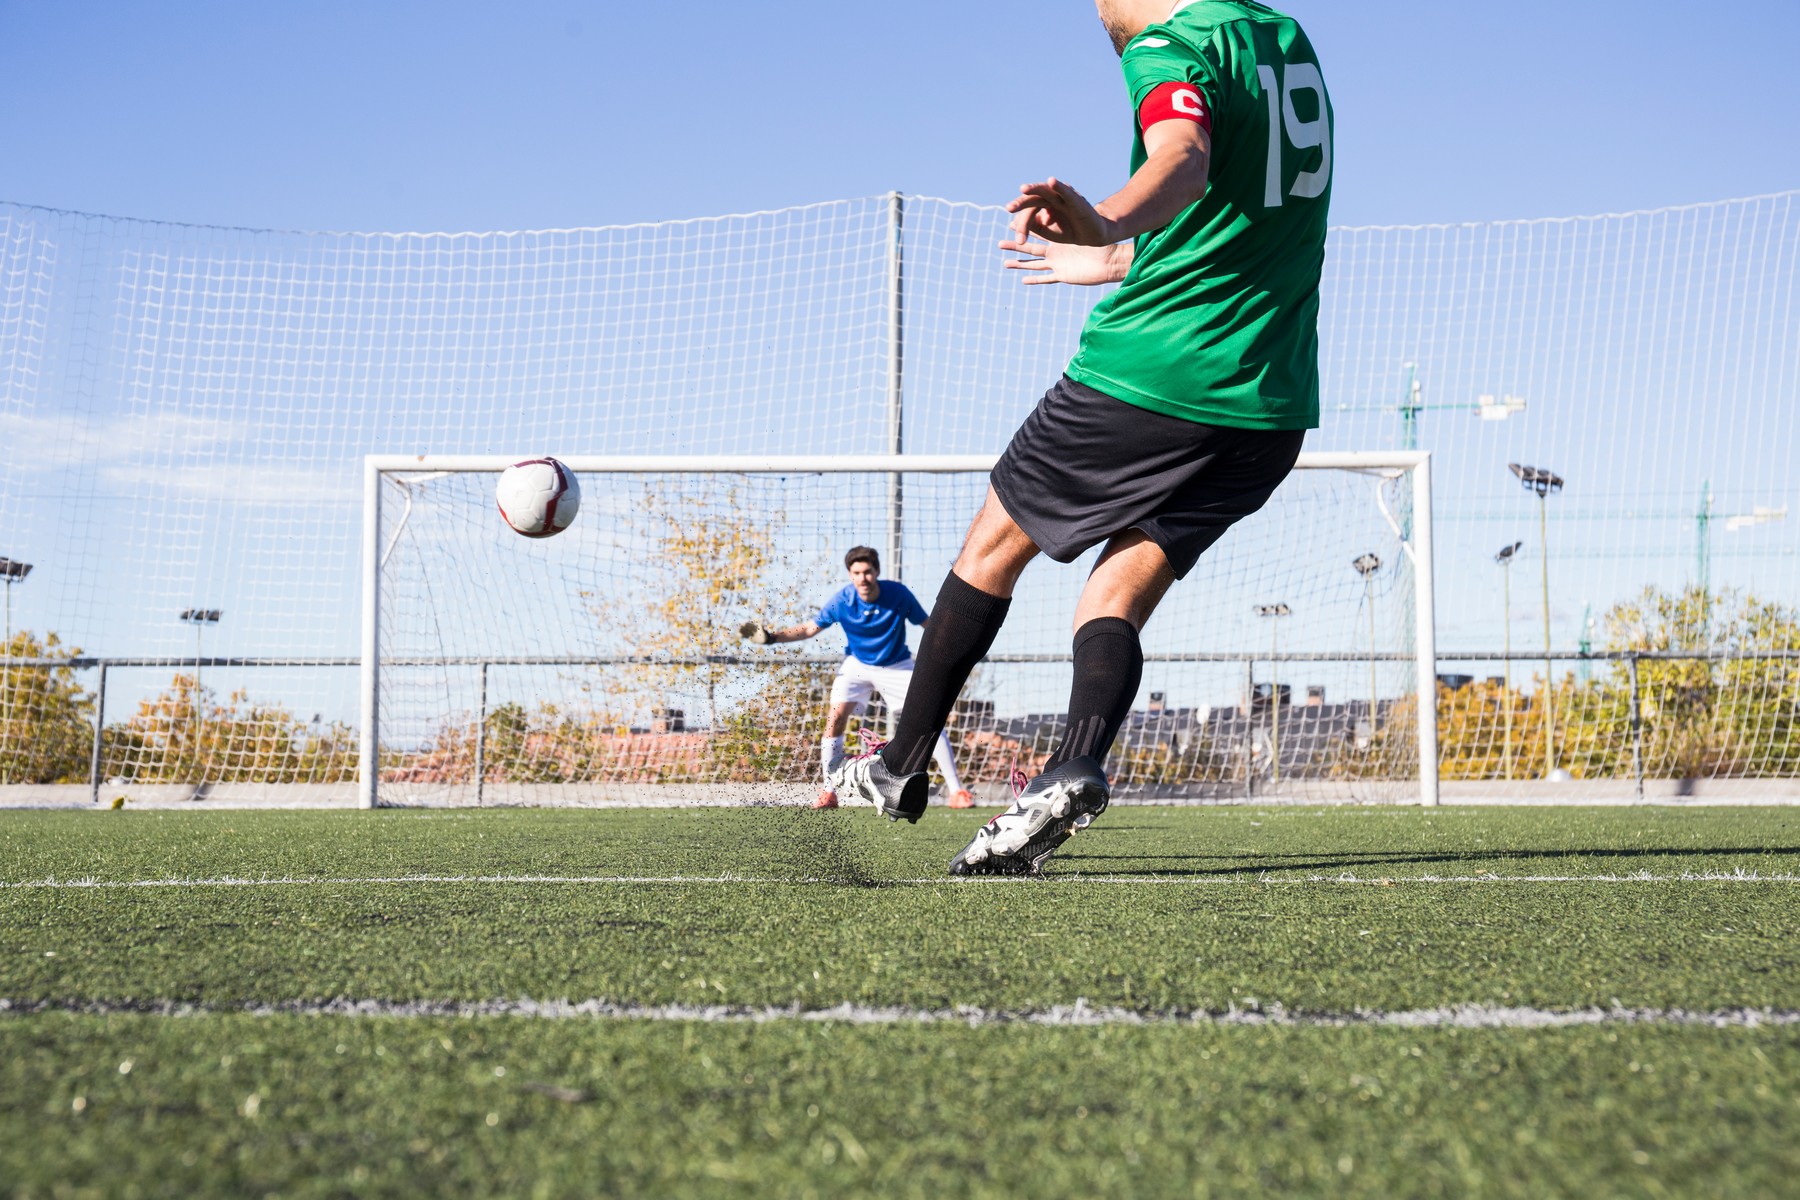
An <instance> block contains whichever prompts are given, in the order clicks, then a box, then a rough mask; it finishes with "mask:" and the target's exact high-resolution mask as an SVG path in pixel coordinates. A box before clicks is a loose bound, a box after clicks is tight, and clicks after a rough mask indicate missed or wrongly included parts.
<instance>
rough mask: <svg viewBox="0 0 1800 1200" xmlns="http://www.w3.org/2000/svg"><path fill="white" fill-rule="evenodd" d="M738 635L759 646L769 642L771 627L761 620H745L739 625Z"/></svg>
mask: <svg viewBox="0 0 1800 1200" xmlns="http://www.w3.org/2000/svg"><path fill="white" fill-rule="evenodd" d="M738 636H739V637H741V638H745V639H747V640H749V641H752V642H755V643H756V644H757V645H759V646H766V645H768V644H769V629H768V626H766V625H764V624H763V623H762V622H761V621H745V622H744V623H743V624H742V625H739V626H738Z"/></svg>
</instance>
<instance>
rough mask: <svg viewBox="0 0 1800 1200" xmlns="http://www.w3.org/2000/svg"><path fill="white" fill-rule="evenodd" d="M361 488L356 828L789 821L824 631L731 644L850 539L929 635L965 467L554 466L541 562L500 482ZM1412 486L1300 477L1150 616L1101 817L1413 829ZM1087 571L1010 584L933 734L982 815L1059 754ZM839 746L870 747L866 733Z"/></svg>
mask: <svg viewBox="0 0 1800 1200" xmlns="http://www.w3.org/2000/svg"><path fill="white" fill-rule="evenodd" d="M364 461H365V479H364V488H365V492H364V495H365V509H364V522H363V544H362V563H363V601H362V603H363V610H362V639H363V642H362V683H361V686H362V746H361V767H360V787H361V797H362V802H363V804H364V805H365V806H369V807H374V806H377V805H479V804H510V805H519V804H568V805H586V804H592V805H612V804H644V805H656V804H687V803H691V804H732V803H791V802H797V801H800V800H803V799H807V798H810V796H811V795H812V789H814V788H816V787H817V784H818V771H819V767H818V748H817V746H818V738H819V735H820V733H821V731H822V727H823V724H824V721H825V714H826V697H827V695H828V693H829V690H830V684H831V679H832V676H833V674H834V672H835V670H836V667H837V665H838V664H839V662H840V661H841V659H842V635H841V634H839V633H838V632H837V631H835V630H827V631H826V632H825V633H824V634H822V635H821V636H820V637H819V638H818V639H816V640H813V641H808V642H798V643H790V644H785V645H769V646H759V645H752V644H750V643H747V642H744V641H742V640H740V638H739V635H738V628H739V626H740V625H741V624H742V623H743V622H745V621H749V620H762V621H765V622H767V623H769V624H771V625H775V626H789V625H798V624H802V623H804V622H805V621H806V620H808V619H809V618H810V617H811V616H812V615H813V614H814V613H816V612H817V611H818V608H819V605H820V603H821V602H822V601H823V600H824V599H825V598H826V597H827V596H829V595H830V594H831V593H833V592H835V591H836V590H837V589H839V588H840V587H842V586H843V585H844V584H845V582H846V578H845V573H844V566H843V555H844V552H845V551H846V550H847V549H848V548H850V547H851V546H854V545H859V544H862V545H871V546H874V547H876V548H877V549H878V550H880V551H881V553H882V576H883V577H884V578H898V579H901V580H902V581H903V582H905V583H906V584H907V585H908V586H910V587H911V588H912V589H913V590H914V591H915V592H916V593H917V594H918V595H919V597H920V599H921V601H923V602H924V604H925V605H926V607H927V608H929V607H930V605H931V602H932V599H933V597H934V595H935V593H936V590H937V587H938V585H939V583H940V582H941V580H942V579H943V577H944V573H945V571H946V570H947V569H948V567H949V565H950V563H951V562H952V560H953V559H954V557H955V555H956V551H957V548H958V546H959V544H960V542H961V538H962V535H963V532H964V530H965V529H966V528H967V525H968V522H969V520H970V518H971V517H973V515H974V514H975V512H976V510H977V508H978V507H979V506H980V504H981V501H982V498H983V496H984V495H985V493H986V488H987V473H988V470H989V469H990V468H991V466H992V465H993V461H994V459H993V457H992V456H985V455H957V456H933V457H923V456H916V455H907V456H865V457H840V456H817V457H717V456H701V457H643V456H636V457H592V456H569V457H565V458H563V459H562V461H563V462H564V463H565V464H566V465H567V466H568V467H570V468H571V469H572V470H573V471H574V472H575V473H576V475H577V477H578V479H579V481H580V485H581V491H582V501H581V511H580V515H579V517H578V518H577V519H576V521H575V522H574V525H573V526H572V527H571V528H569V529H568V530H566V531H565V532H563V533H561V534H559V535H558V536H555V537H550V538H542V539H529V538H524V537H520V536H518V535H516V534H514V533H513V532H512V531H511V530H509V529H508V528H507V527H506V525H505V524H504V522H503V521H502V520H501V518H500V516H499V514H498V512H496V510H495V504H494V485H495V482H496V480H497V477H498V474H499V472H500V471H502V470H503V469H504V468H505V467H506V466H508V465H509V464H510V463H511V462H512V461H513V459H511V458H500V457H492V456H468V455H454V456H450V455H447V456H431V455H426V456H417V457H413V456H392V455H383V456H372V457H369V458H367V459H365V460H364ZM1430 471H1431V467H1430V458H1429V455H1427V454H1426V453H1423V452H1418V451H1406V452H1400V451H1379V452H1366V453H1325V454H1303V455H1302V456H1301V458H1300V462H1299V464H1298V467H1297V469H1296V470H1295V472H1294V474H1293V475H1292V476H1291V477H1290V478H1289V479H1288V480H1287V482H1285V483H1284V484H1283V485H1282V487H1281V488H1279V489H1278V490H1277V492H1276V494H1275V496H1274V497H1273V498H1272V499H1271V500H1270V502H1269V504H1268V505H1267V506H1266V507H1265V508H1264V509H1263V510H1262V511H1261V512H1259V513H1257V514H1256V515H1254V516H1253V517H1251V518H1249V519H1247V520H1245V521H1243V522H1241V523H1240V524H1239V525H1238V526H1237V527H1235V528H1234V529H1232V530H1231V531H1230V532H1229V533H1228V534H1227V535H1226V536H1225V538H1224V539H1223V540H1221V541H1220V543H1219V544H1218V545H1217V546H1215V547H1214V548H1213V549H1212V550H1211V551H1209V552H1208V553H1207V554H1206V556H1205V557H1203V558H1202V559H1201V561H1200V565H1199V566H1198V567H1196V568H1195V570H1194V571H1193V573H1192V574H1190V575H1189V577H1188V578H1187V579H1186V580H1184V581H1183V582H1182V583H1180V584H1179V585H1177V586H1176V587H1175V588H1174V589H1172V590H1171V592H1170V593H1169V595H1168V597H1167V598H1166V599H1165V600H1164V601H1163V604H1162V606H1161V607H1160V608H1159V609H1158V611H1157V613H1156V615H1155V617H1154V618H1153V619H1152V620H1151V622H1150V623H1149V625H1148V627H1147V628H1146V629H1145V632H1144V651H1145V667H1144V683H1143V689H1142V691H1141V693H1140V695H1139V697H1138V700H1137V703H1136V704H1135V705H1134V708H1133V711H1132V713H1131V715H1130V717H1129V718H1128V719H1127V722H1126V725H1125V727H1124V729H1123V730H1122V731H1121V733H1120V736H1119V740H1118V742H1117V743H1116V745H1115V747H1114V750H1113V753H1112V756H1111V758H1110V760H1109V762H1108V768H1109V771H1110V772H1111V774H1112V776H1113V778H1114V784H1115V788H1116V791H1117V797H1118V799H1119V800H1120V801H1122V802H1133V801H1136V802H1141V803H1190V802H1209V801H1210V802H1233V801H1259V802H1261V801H1267V802H1280V801H1295V802H1325V801H1351V802H1359V801H1369V802H1375V801H1385V802H1403V801H1407V800H1416V801H1418V802H1421V803H1424V804H1434V803H1436V801H1437V771H1436V757H1437V754H1436V746H1437V729H1436V705H1435V703H1434V699H1435V695H1436V677H1435V647H1434V641H1433V612H1432V570H1431V567H1432V552H1431V474H1430ZM1093 557H1094V555H1093V553H1090V554H1089V555H1088V556H1087V557H1086V558H1085V559H1084V560H1083V561H1082V562H1081V563H1078V564H1072V565H1069V566H1058V565H1057V564H1054V563H1050V562H1048V561H1047V560H1041V561H1040V562H1038V563H1034V564H1033V565H1032V566H1031V567H1030V568H1029V569H1028V570H1027V571H1026V573H1025V576H1024V578H1023V579H1022V580H1021V581H1020V584H1019V588H1018V590H1017V593H1016V595H1015V598H1014V602H1013V607H1012V611H1011V615H1010V617H1009V619H1008V622H1007V625H1006V627H1005V629H1004V630H1003V631H1002V632H1001V635H1000V638H999V640H998V641H997V642H996V644H995V646H994V649H993V651H992V652H991V653H990V655H989V657H988V658H987V659H986V660H985V661H984V662H983V664H982V665H981V666H980V667H979V668H978V669H977V671H976V673H975V676H974V678H972V679H971V680H970V683H969V686H968V687H967V688H965V690H964V694H963V697H962V699H961V700H960V701H959V702H958V705H957V708H956V711H955V713H954V714H953V715H952V718H951V723H950V735H951V741H952V744H953V746H954V747H955V750H956V755H957V759H958V765H959V768H960V769H961V771H962V772H963V774H964V777H965V780H966V781H967V782H969V783H970V784H971V786H973V787H974V788H975V790H976V791H977V792H978V793H980V794H981V795H982V796H983V798H984V799H985V800H987V801H990V802H997V801H998V800H999V799H1001V798H1002V796H1003V794H1004V792H1005V787H1006V782H1007V780H1008V778H1009V776H1010V774H1011V772H1012V770H1013V769H1014V768H1015V767H1016V768H1018V769H1022V770H1026V771H1030V770H1033V769H1034V768H1035V767H1036V766H1037V765H1038V764H1040V763H1041V762H1042V761H1043V759H1044V757H1045V756H1046V755H1047V754H1048V753H1049V752H1050V750H1051V749H1053V748H1054V746H1055V745H1056V742H1057V740H1058V738H1059V737H1060V736H1061V722H1062V712H1063V709H1064V707H1065V704H1066V700H1067V695H1068V686H1069V663H1070V659H1071V652H1070V634H1071V620H1072V618H1073V615H1074V611H1075V603H1076V600H1077V598H1078V596H1079V593H1080V588H1081V584H1082V582H1083V580H1084V578H1085V575H1086V569H1087V567H1089V566H1091V564H1092V560H1093ZM909 644H910V645H911V646H913V647H914V648H916V647H917V645H918V631H917V630H913V631H912V634H911V638H910V642H909ZM1422 698H1423V701H1424V702H1421V699H1422ZM860 719H861V721H862V722H863V723H864V724H866V725H868V726H870V727H872V728H873V729H874V730H875V731H876V732H877V733H880V732H882V722H883V719H884V715H883V713H882V711H881V710H880V708H879V706H877V707H876V708H874V709H871V710H870V711H869V712H866V713H864V714H863V715H862V717H861V718H860Z"/></svg>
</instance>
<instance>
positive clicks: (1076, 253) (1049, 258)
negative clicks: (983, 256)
mask: <svg viewBox="0 0 1800 1200" xmlns="http://www.w3.org/2000/svg"><path fill="white" fill-rule="evenodd" d="M1000 248H1001V249H1002V250H1010V251H1012V252H1013V253H1014V254H1023V255H1026V256H1027V257H1025V258H1009V259H1007V260H1006V262H1005V266H1006V269H1007V270H1009V271H1032V272H1035V274H1031V275H1027V276H1026V277H1025V282H1026V283H1073V284H1080V285H1082V286H1084V287H1091V286H1092V285H1094V284H1096V283H1117V282H1118V281H1119V280H1121V279H1123V278H1125V268H1127V267H1129V266H1130V265H1131V260H1130V258H1129V256H1126V255H1122V254H1121V253H1120V247H1118V246H1066V245H1060V244H1058V243H1056V242H1017V241H1012V240H1011V239H1008V240H1007V241H1004V242H1001V243H1000Z"/></svg>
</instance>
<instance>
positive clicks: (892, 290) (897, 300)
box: [882, 192, 906, 579]
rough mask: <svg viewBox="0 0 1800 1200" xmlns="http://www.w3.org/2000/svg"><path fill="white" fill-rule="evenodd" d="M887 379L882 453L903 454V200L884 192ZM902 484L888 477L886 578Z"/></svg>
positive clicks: (896, 559) (896, 561)
mask: <svg viewBox="0 0 1800 1200" xmlns="http://www.w3.org/2000/svg"><path fill="white" fill-rule="evenodd" d="M887 277H888V296H887V302H888V314H887V316H888V328H887V352H888V362H887V368H888V377H887V430H886V437H885V438H883V442H884V445H883V446H882V450H883V451H884V452H885V453H888V454H895V455H898V454H904V453H906V197H905V196H903V195H901V194H900V193H899V192H889V193H888V244H887ZM904 488H905V482H904V480H903V479H902V477H901V475H900V472H898V471H892V472H889V474H888V528H887V546H886V547H885V550H884V553H885V557H884V558H883V559H882V565H883V566H884V567H885V568H886V569H887V572H886V573H887V577H888V578H889V579H898V578H900V573H901V555H902V553H903V545H902V539H903V537H904V530H903V529H902V525H903V524H904V522H905V512H906V497H905V492H904Z"/></svg>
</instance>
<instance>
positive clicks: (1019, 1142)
mask: <svg viewBox="0 0 1800 1200" xmlns="http://www.w3.org/2000/svg"><path fill="white" fill-rule="evenodd" d="M127 1068H128V1073H126V1074H121V1070H122V1069H127ZM1796 1080H1800V1034H1797V1033H1796V1032H1795V1031H1793V1030H1787V1031H1774V1030H1714V1029H1691V1030H1668V1029H1638V1028H1621V1029H1617V1030H1607V1029H1567V1030H1555V1031H1533V1032H1523V1031H1521V1032H1514V1031H1495V1030H1482V1031H1467V1030H1462V1031H1407V1030H1374V1029H1244V1028H1234V1029H1216V1028H1215V1029H1191V1028H1188V1029H1177V1028H1168V1027H1162V1028H1150V1029H1128V1028H1119V1027H1111V1028H1094V1029H1030V1028H1021V1027H1007V1028H982V1029H970V1028H966V1027H957V1026H931V1027H905V1026H901V1027H881V1028H869V1027H856V1026H849V1025H829V1024H827V1025H814V1024H803V1023H799V1022H786V1023H778V1024H771V1025H760V1026H752V1025H735V1026H718V1025H699V1024H667V1023H662V1024H657V1023H647V1022H638V1023H631V1022H602V1023H593V1022H568V1021H561V1022H549V1021H532V1020H525V1019H517V1018H485V1019H475V1020H446V1019H412V1020H395V1019H373V1020H370V1019H352V1018H342V1017H310V1018H309V1017H276V1018H254V1017H245V1016H231V1017H203V1018H193V1017H189V1018H173V1019H169V1018H154V1017H142V1016H131V1017H122V1016H112V1017H84V1016H70V1015H66V1014H54V1015H44V1016H38V1017H33V1018H29V1019H16V1018H15V1019H13V1020H9V1021H0V1130H4V1133H3V1134H0V1178H3V1179H6V1180H9V1181H10V1184H8V1185H0V1191H6V1192H9V1193H10V1194H11V1195H13V1196H16V1197H26V1196H32V1197H36V1196H45V1197H48V1196H55V1195H79V1194H83V1193H87V1194H101V1193H104V1194H113V1195H123V1194H130V1193H136V1194H141V1195H166V1196H191V1195H198V1194H230V1195H250V1196H264V1195H282V1196H338V1195H414V1196H416V1195H448V1194H457V1195H482V1196H488V1195H515V1196H597V1195H721V1196H725V1195H731V1196H807V1195H813V1196H847V1195H874V1196H920V1197H939V1196H964V1195H970V1196H996V1197H999V1196H1019V1195H1033V1196H1083V1197H1087V1196H1130V1197H1153V1196H1192V1195H1220V1194H1235V1195H1267V1194H1270V1193H1277V1194H1302V1195H1307V1194H1310V1195H1355V1196H1397V1195H1413V1196H1469V1195H1492V1196H1521V1197H1526V1196H1530V1197H1536V1196H1544V1195H1570V1196H1614V1195H1618V1196H1658V1195H1690V1196H1703V1195H1707V1196H1757V1195H1762V1196H1776V1195H1780V1194H1783V1193H1784V1192H1785V1193H1786V1194H1790V1195H1791V1194H1792V1193H1791V1191H1789V1190H1788V1189H1789V1188H1790V1187H1791V1185H1792V1182H1793V1179H1794V1177H1795V1174H1796V1172H1800V1140H1797V1139H1795V1138H1794V1137H1793V1133H1794V1130H1795V1127H1796V1120H1797V1117H1800V1085H1797V1084H1796Z"/></svg>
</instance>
